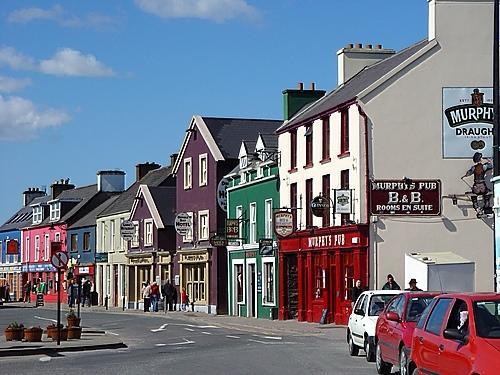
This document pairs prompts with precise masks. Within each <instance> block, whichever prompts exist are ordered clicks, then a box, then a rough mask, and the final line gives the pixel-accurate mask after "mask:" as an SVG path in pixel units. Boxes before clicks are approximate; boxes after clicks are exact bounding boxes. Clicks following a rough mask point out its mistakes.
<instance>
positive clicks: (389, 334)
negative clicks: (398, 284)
mask: <svg viewBox="0 0 500 375" xmlns="http://www.w3.org/2000/svg"><path fill="white" fill-rule="evenodd" d="M440 294H441V292H405V293H402V294H400V295H399V296H397V297H394V298H393V299H392V300H391V301H389V303H388V304H387V306H386V307H385V309H384V311H383V312H382V313H381V314H380V316H379V317H378V320H377V325H376V327H375V348H376V349H375V362H376V367H377V372H378V373H379V374H390V373H391V369H392V367H393V366H395V367H397V368H399V372H400V374H401V375H407V373H406V370H407V367H406V366H407V364H408V358H409V354H410V348H411V340H412V335H413V330H414V329H415V326H416V325H417V322H418V320H419V319H420V316H421V315H422V313H423V312H424V310H425V308H426V307H427V306H428V305H429V304H430V303H431V301H432V299H433V298H434V297H436V296H438V295H440Z"/></svg>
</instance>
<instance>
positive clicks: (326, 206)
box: [311, 195, 330, 217]
mask: <svg viewBox="0 0 500 375" xmlns="http://www.w3.org/2000/svg"><path fill="white" fill-rule="evenodd" d="M311 211H312V213H313V215H314V216H318V217H323V216H325V214H329V213H330V198H328V197H324V196H322V195H318V196H317V197H314V198H313V200H312V201H311Z"/></svg>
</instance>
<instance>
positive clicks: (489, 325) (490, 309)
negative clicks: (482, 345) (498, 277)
mask: <svg viewBox="0 0 500 375" xmlns="http://www.w3.org/2000/svg"><path fill="white" fill-rule="evenodd" d="M474 320H475V321H476V331H477V335H478V336H480V337H484V338H487V339H500V300H497V301H480V302H475V303H474Z"/></svg>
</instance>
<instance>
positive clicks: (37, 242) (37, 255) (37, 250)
mask: <svg viewBox="0 0 500 375" xmlns="http://www.w3.org/2000/svg"><path fill="white" fill-rule="evenodd" d="M39 260H40V236H38V235H37V236H35V257H34V261H35V262H38V261H39Z"/></svg>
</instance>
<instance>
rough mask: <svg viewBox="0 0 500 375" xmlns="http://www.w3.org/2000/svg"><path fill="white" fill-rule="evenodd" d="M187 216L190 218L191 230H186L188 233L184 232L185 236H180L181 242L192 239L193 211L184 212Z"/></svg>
mask: <svg viewBox="0 0 500 375" xmlns="http://www.w3.org/2000/svg"><path fill="white" fill-rule="evenodd" d="M186 213H187V214H188V215H189V217H190V218H191V231H189V232H188V234H186V235H185V236H182V242H191V241H193V224H194V220H193V216H194V215H193V213H192V212H186Z"/></svg>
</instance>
